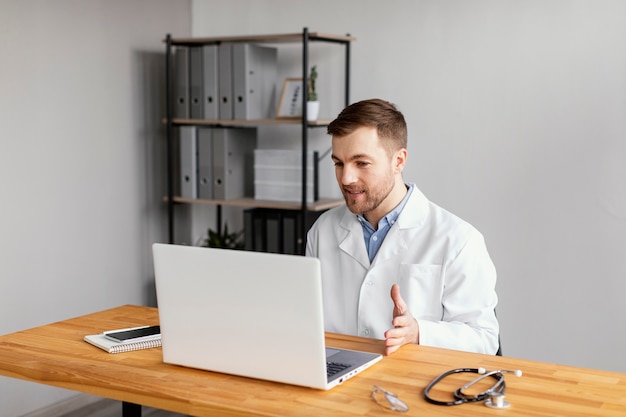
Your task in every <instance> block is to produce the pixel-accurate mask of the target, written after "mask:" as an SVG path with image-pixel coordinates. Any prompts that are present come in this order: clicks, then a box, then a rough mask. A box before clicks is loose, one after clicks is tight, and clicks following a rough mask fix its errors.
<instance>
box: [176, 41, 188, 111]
mask: <svg viewBox="0 0 626 417" xmlns="http://www.w3.org/2000/svg"><path fill="white" fill-rule="evenodd" d="M174 117H176V118H181V119H188V118H189V58H188V51H187V48H182V47H181V48H176V49H175V50H174Z"/></svg>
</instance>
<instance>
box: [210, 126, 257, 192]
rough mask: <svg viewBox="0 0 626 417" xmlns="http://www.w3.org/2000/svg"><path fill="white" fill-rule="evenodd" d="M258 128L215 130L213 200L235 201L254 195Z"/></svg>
mask: <svg viewBox="0 0 626 417" xmlns="http://www.w3.org/2000/svg"><path fill="white" fill-rule="evenodd" d="M256 137H257V129H256V128H216V129H213V197H214V198H215V199H218V200H231V199H236V198H242V197H251V196H252V195H253V194H254V163H253V159H254V148H256Z"/></svg>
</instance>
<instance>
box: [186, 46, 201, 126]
mask: <svg viewBox="0 0 626 417" xmlns="http://www.w3.org/2000/svg"><path fill="white" fill-rule="evenodd" d="M188 54H189V116H190V117H191V118H192V119H202V118H203V117H204V100H203V93H204V91H203V88H202V75H203V68H202V47H201V46H193V47H190V48H189V51H188Z"/></svg>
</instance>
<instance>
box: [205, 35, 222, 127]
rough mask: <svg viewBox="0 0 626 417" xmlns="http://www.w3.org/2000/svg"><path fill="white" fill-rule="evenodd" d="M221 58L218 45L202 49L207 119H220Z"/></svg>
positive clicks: (206, 46)
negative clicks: (219, 78)
mask: <svg viewBox="0 0 626 417" xmlns="http://www.w3.org/2000/svg"><path fill="white" fill-rule="evenodd" d="M218 73H219V57H218V46H217V45H204V46H203V47H202V90H203V91H202V99H203V101H204V115H203V117H204V118H205V119H209V120H216V119H218V118H219V110H218V103H219V89H218Z"/></svg>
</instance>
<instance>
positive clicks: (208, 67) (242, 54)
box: [174, 42, 278, 120]
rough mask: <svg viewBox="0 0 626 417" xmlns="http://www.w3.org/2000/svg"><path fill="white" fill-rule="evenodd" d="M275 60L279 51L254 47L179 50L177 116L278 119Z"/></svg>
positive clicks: (222, 45) (231, 45)
mask: <svg viewBox="0 0 626 417" xmlns="http://www.w3.org/2000/svg"><path fill="white" fill-rule="evenodd" d="M277 59H278V50H277V48H274V47H267V46H259V45H255V44H250V43H236V42H222V43H220V44H212V45H203V46H189V47H177V48H176V49H175V51H174V74H175V76H174V77H175V82H174V100H175V102H174V117H175V118H181V119H208V120H219V119H221V120H232V119H237V120H257V119H270V118H274V116H275V109H276V78H277Z"/></svg>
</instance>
